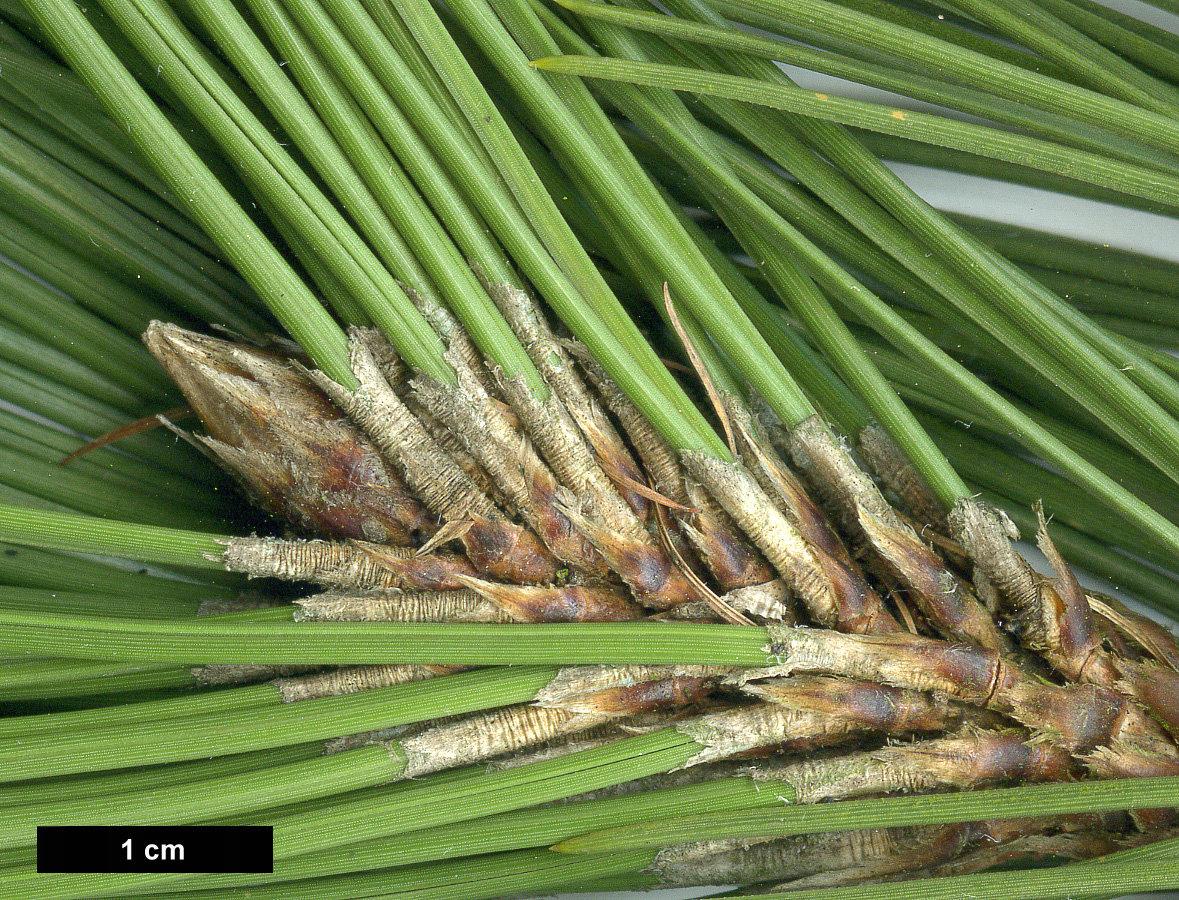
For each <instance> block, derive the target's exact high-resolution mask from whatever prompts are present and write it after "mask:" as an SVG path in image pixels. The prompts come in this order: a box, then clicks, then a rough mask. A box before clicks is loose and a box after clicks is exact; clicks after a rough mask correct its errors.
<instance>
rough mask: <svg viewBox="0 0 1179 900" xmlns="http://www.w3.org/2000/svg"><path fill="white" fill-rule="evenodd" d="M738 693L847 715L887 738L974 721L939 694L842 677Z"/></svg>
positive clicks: (791, 680)
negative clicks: (882, 733)
mask: <svg viewBox="0 0 1179 900" xmlns="http://www.w3.org/2000/svg"><path fill="white" fill-rule="evenodd" d="M742 690H743V691H744V692H745V693H747V694H751V695H752V696H754V697H757V698H758V699H760V700H768V701H769V702H771V703H776V704H778V705H779V706H784V707H786V708H787V709H793V710H799V711H802V710H805V711H808V712H817V713H823V714H825V715H830V716H844V717H848V716H853V717H854V718H855V719H856V720H857V721H861V722H867V723H875V727H877V728H878V729H879V730H880V731H882V732H885V733H887V734H898V733H905V732H908V731H939V730H940V731H945V730H949V729H952V728H956V727H958V726H959V725H961V724H962V723H963V722H964V721H967V720H973V719H974V714H973V712H972V709H971V708H970V707H967V706H964V705H963V704H960V703H957V702H955V701H952V700H950V699H949V698H947V697H945V696H944V695H937V694H928V693H924V692H922V691H910V690H905V689H903V688H895V687H889V686H888V685H882V684H876V683H873V682H870V681H854V680H852V679H848V678H826V677H820V676H807V675H794V676H790V677H788V678H773V679H770V680H768V681H761V682H757V683H751V684H746V685H745V686H744V687H743V688H742Z"/></svg>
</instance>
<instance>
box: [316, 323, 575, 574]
mask: <svg viewBox="0 0 1179 900" xmlns="http://www.w3.org/2000/svg"><path fill="white" fill-rule="evenodd" d="M374 344H376V345H379V346H380V345H383V344H384V341H383V339H381V338H380V337H379V335H376V334H375V333H374V332H369V331H366V330H364V329H357V328H353V329H351V330H350V332H349V348H350V354H351V362H352V368H353V370H354V372H355V374H356V377H357V379H358V380H359V382H360V386H359V387H358V388H357V389H356V391H355V392H353V393H348V392H347V391H346V390H344V389H343V388H341V387H340V386H339V385H337V384H335V383H334V382H332V381H331V380H330V379H328V378H326V376H323V375H322V373H314V374H315V378H316V382H317V383H318V384H320V386H321V387H323V389H324V390H325V391H326V392H327V393H328V395H329V396H331V397H332V399H333V400H335V402H336V403H337V404H339V405H341V406H342V407H343V408H345V409H346V410H347V411H348V413H349V415H351V416H352V418H353V419H354V420H355V421H356V422H357V423H358V424H360V426H361V427H362V428H364V430H365V432H366V433H367V434H368V435H369V436H370V437H371V438H372V439H373V440H374V441H375V442H376V444H377V446H378V447H380V448H381V451H382V452H383V453H384V454H385V455H386V457H387V458H388V459H391V460H396V462H397V463H398V465H399V466H400V467H401V468H402V470H403V471H404V473H405V480H406V482H407V483H408V484H409V485H410V486H411V487H412V488H413V489H414V490H415V491H416V492H417V494H418V496H419V498H420V499H421V500H422V502H423V503H424V504H425V505H426V506H427V507H428V508H429V509H430V511H431V512H433V513H434V514H435V515H436V516H438V518H439V519H440V520H441V521H443V522H446V523H456V522H468V521H469V522H470V523H471V525H470V528H469V529H468V530H467V531H466V532H465V534H463V536H462V539H461V540H462V542H463V546H464V548H465V549H466V552H467V557H468V559H470V561H471V563H472V564H473V565H474V566H475V568H476V569H478V570H479V571H483V572H487V573H489V574H491V575H493V576H495V577H497V578H504V579H508V580H512V581H519V582H542V581H550V580H552V578H554V577H555V575H556V573H557V570H558V568H559V564H558V563H557V561H556V560H555V559H554V558H553V557H552V555H551V554H549V552H548V551H547V550H546V549H545V548H544V546H543V545H542V544H541V543H540V541H539V540H538V539H537V538H536V536H535V535H533V534H532V533H531V532H529V531H528V530H527V529H524V528H521V527H520V526H518V525H514V524H512V523H511V522H508V521H507V520H506V519H504V518H503V516H502V514H501V513H500V512H499V510H498V508H497V507H496V506H495V505H494V504H493V503H492V502H491V501H490V500H489V499H488V497H487V495H486V494H484V493H482V492H481V491H480V490H479V489H478V488H477V487H476V486H475V485H474V484H473V483H472V482H471V480H470V479H469V478H468V477H467V475H466V473H465V472H463V470H462V469H461V468H460V467H459V466H458V465H457V464H456V463H455V462H454V461H453V460H452V459H451V458H450V457H449V456H448V455H447V454H446V453H445V452H444V451H443V450H442V449H441V448H440V447H439V446H438V445H437V444H436V443H435V442H434V440H433V438H431V437H430V435H429V433H428V432H427V431H426V429H425V428H424V427H423V426H422V424H421V422H419V421H418V420H417V418H416V417H415V416H414V415H413V414H412V413H411V412H410V411H409V409H408V408H407V407H406V406H405V404H404V403H402V402H401V400H400V399H399V398H398V397H397V395H396V394H395V393H394V392H393V390H392V388H390V387H389V384H388V382H387V381H385V378H384V376H383V375H382V374H381V372H380V369H379V368H378V366H377V364H376V362H375V360H374V356H373V351H372V350H371V349H370V348H371V346H372V345H374Z"/></svg>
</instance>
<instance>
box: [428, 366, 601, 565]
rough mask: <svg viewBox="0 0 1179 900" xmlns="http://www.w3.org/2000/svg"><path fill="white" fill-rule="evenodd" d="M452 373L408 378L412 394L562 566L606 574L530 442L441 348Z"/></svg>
mask: <svg viewBox="0 0 1179 900" xmlns="http://www.w3.org/2000/svg"><path fill="white" fill-rule="evenodd" d="M447 359H448V360H449V361H450V362H451V364H452V366H453V367H454V369H455V372H456V375H457V377H458V385H457V386H455V387H450V386H448V385H443V384H440V383H439V382H437V381H434V380H433V379H430V378H426V377H419V378H417V379H415V380H414V383H413V384H414V394H413V396H414V398H415V399H416V400H417V401H418V402H419V403H420V404H421V405H422V406H423V407H424V408H425V409H427V410H428V411H429V412H430V413H431V415H433V416H436V417H437V418H438V419H439V420H440V422H442V423H443V424H444V425H445V426H446V428H447V430H448V432H449V433H450V434H451V435H452V436H454V437H456V438H457V439H458V440H459V441H460V443H461V444H462V446H463V448H464V449H465V450H466V451H467V452H468V453H469V454H470V455H471V457H472V458H473V459H474V460H475V461H476V462H477V463H478V465H479V466H480V467H481V468H482V469H483V470H485V471H486V472H487V473H488V474H489V475H490V477H491V479H492V481H493V482H494V484H495V485H496V487H497V488H498V490H499V492H500V493H501V494H502V496H503V497H504V498H505V499H506V500H507V502H508V504H509V505H510V506H511V507H512V508H514V509H515V510H516V512H517V513H518V514H519V515H520V516H521V518H523V519H524V521H525V522H526V523H527V524H528V526H529V527H530V528H531V529H532V530H533V532H534V533H535V534H536V535H537V536H539V538H540V539H541V540H542V541H543V542H544V545H545V546H546V547H547V548H548V549H549V551H550V552H551V553H552V554H553V555H554V556H556V557H557V558H558V559H560V560H561V561H562V562H564V563H566V564H567V565H569V566H571V567H573V568H575V569H577V570H578V571H582V572H586V573H587V574H591V575H594V576H597V577H600V578H604V577H606V575H607V574H608V571H607V568H606V565H605V562H604V561H603V560H602V558H601V556H600V555H599V554H598V552H597V550H595V549H594V546H593V544H591V543H590V542H589V541H587V540H586V539H585V537H584V536H582V534H581V533H580V532H579V531H577V529H575V528H574V527H573V525H572V523H571V522H570V521H569V520H568V519H567V518H566V517H565V516H564V515H563V514H562V513H561V512H560V511H559V509H558V507H557V502H556V501H557V495H558V490H559V485H558V483H557V479H556V476H554V475H553V473H552V471H551V470H550V469H549V467H548V466H547V465H546V464H545V463H544V461H543V460H542V459H541V458H540V457H539V456H537V455H536V453H535V451H534V450H533V449H532V445H531V444H530V443H529V442H528V441H527V440H526V439H525V438H524V436H523V435H521V434H520V432H519V430H518V428H516V427H515V425H514V423H512V422H509V421H508V419H507V416H506V413H505V411H504V410H503V408H502V407H501V406H500V405H499V404H498V403H496V402H495V401H494V400H493V399H492V398H491V397H490V396H489V395H488V394H487V392H486V391H485V390H484V389H483V387H482V385H480V384H479V383H478V381H477V380H476V379H475V377H474V374H473V373H472V372H471V370H470V368H469V367H468V366H467V365H466V363H465V361H464V360H462V359H458V358H456V357H455V354H453V353H452V352H449V351H448V353H447Z"/></svg>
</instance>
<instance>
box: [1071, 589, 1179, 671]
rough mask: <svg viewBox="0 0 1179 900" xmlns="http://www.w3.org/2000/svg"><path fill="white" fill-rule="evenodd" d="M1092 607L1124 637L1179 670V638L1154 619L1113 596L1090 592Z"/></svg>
mask: <svg viewBox="0 0 1179 900" xmlns="http://www.w3.org/2000/svg"><path fill="white" fill-rule="evenodd" d="M1086 596H1087V597H1088V600H1089V607H1090V609H1092V610H1093V611H1094V612H1095V613H1096V614H1098V615H1099V616H1101V617H1102V618H1103V619H1105V620H1106V621H1108V622H1110V623H1111V624H1112V625H1113V626H1114V627H1115V628H1117V630H1118V631H1119V632H1120V633H1121V634H1122V636H1123V637H1125V638H1127V639H1128V640H1131V641H1133V642H1134V643H1136V644H1138V645H1139V646H1141V647H1142V649H1143V650H1144V651H1146V653H1148V654H1150V655H1151V656H1153V657H1154V658H1155V659H1157V660H1158V661H1159V662H1161V663H1163V664H1164V665H1166V666H1168V667H1169V668H1171V669H1174V670H1175V671H1177V672H1179V640H1176V638H1175V635H1174V634H1172V633H1171V632H1170V631H1169V630H1168V629H1167V628H1165V627H1163V626H1162V625H1160V624H1159V623H1158V622H1156V621H1154V620H1153V619H1149V618H1147V617H1146V616H1143V615H1140V614H1138V613H1136V612H1134V610H1132V609H1130V608H1129V607H1127V606H1126V605H1125V604H1124V603H1122V602H1121V601H1120V600H1118V599H1116V598H1114V597H1107V596H1106V595H1104V594H1099V593H1097V592H1096V591H1092V590H1090V591H1087V592H1086Z"/></svg>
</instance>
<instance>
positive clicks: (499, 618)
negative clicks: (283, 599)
mask: <svg viewBox="0 0 1179 900" xmlns="http://www.w3.org/2000/svg"><path fill="white" fill-rule="evenodd" d="M295 602H296V604H297V606H298V610H297V611H296V613H295V621H296V622H317V621H318V622H473V623H479V624H484V625H496V624H498V625H506V624H510V623H512V622H515V621H517V619H516V618H515V617H514V616H512V615H509V614H508V613H506V612H504V611H503V610H502V609H500V607H499V606H498V605H497V604H495V603H492V602H491V601H489V600H486V599H484V598H483V597H481V596H479V595H478V594H476V593H475V592H474V591H471V590H461V591H429V592H422V591H408V592H407V591H399V590H394V591H379V592H378V591H374V592H371V593H366V594H363V595H355V594H333V593H328V594H316V595H315V596H314V597H306V598H304V599H302V600H297V601H295Z"/></svg>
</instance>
